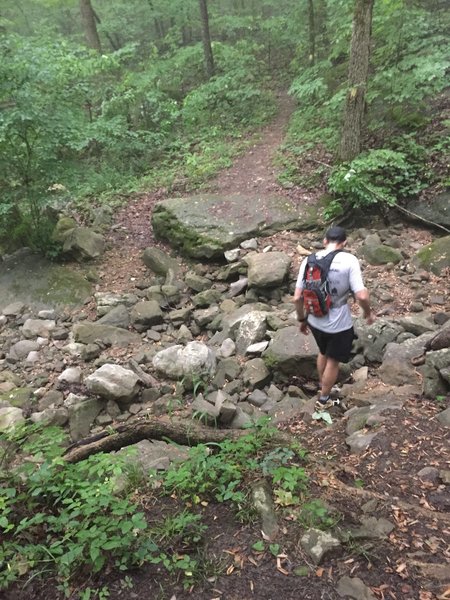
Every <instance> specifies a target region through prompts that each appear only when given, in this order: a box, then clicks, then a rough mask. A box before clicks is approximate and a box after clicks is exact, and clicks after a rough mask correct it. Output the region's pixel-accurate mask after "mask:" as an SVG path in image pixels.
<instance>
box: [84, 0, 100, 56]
mask: <svg viewBox="0 0 450 600" xmlns="http://www.w3.org/2000/svg"><path fill="white" fill-rule="evenodd" d="M80 13H81V20H82V22H83V28H84V35H85V37H86V42H87V45H88V46H89V48H92V49H93V50H97V52H98V53H100V54H101V52H102V46H101V43H100V38H99V35H98V31H97V24H96V22H95V12H94V9H93V8H92V4H91V0H80Z"/></svg>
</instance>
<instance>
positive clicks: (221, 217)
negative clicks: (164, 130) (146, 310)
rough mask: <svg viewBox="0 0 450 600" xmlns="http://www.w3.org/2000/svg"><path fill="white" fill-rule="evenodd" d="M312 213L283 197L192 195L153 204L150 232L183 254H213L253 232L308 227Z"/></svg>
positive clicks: (230, 246)
mask: <svg viewBox="0 0 450 600" xmlns="http://www.w3.org/2000/svg"><path fill="white" fill-rule="evenodd" d="M314 221H315V216H314V215H313V214H312V212H311V211H310V210H309V209H308V208H300V209H299V207H295V206H293V205H292V204H291V203H290V202H289V200H287V199H286V198H283V197H265V198H260V197H243V196H228V197H222V196H213V195H208V196H193V197H190V198H186V199H184V198H171V199H169V200H163V201H162V202H158V203H157V204H156V205H155V208H154V210H153V215H152V225H153V231H154V233H155V234H156V235H157V236H158V237H160V238H165V239H167V240H168V241H169V243H171V244H172V245H173V246H175V247H177V248H180V250H181V252H182V253H183V254H187V255H188V256H192V257H194V258H213V257H219V256H221V255H223V253H224V252H225V251H226V250H229V249H232V248H236V247H237V246H238V245H239V244H240V242H243V241H244V240H247V239H248V238H250V237H252V236H253V235H261V234H266V235H271V234H272V233H275V232H276V231H283V230H285V229H298V230H300V229H308V228H309V227H310V226H311V223H312V222H314Z"/></svg>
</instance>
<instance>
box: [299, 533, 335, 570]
mask: <svg viewBox="0 0 450 600" xmlns="http://www.w3.org/2000/svg"><path fill="white" fill-rule="evenodd" d="M300 542H301V546H302V548H303V550H304V551H305V552H306V554H308V556H309V557H310V558H311V560H312V561H313V562H314V564H316V565H319V564H320V563H321V562H322V561H323V560H324V558H326V556H328V555H329V554H331V553H333V552H335V551H336V550H337V549H338V548H340V547H341V542H340V540H338V539H337V538H335V537H333V536H332V535H331V534H330V533H327V532H326V531H320V530H319V529H308V531H307V532H306V533H305V534H304V535H303V536H302V538H301V540H300Z"/></svg>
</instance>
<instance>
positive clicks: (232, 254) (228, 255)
mask: <svg viewBox="0 0 450 600" xmlns="http://www.w3.org/2000/svg"><path fill="white" fill-rule="evenodd" d="M239 254H240V250H239V248H234V249H233V250H227V251H226V252H224V254H223V255H224V256H225V260H226V261H227V262H236V261H237V260H238V259H239Z"/></svg>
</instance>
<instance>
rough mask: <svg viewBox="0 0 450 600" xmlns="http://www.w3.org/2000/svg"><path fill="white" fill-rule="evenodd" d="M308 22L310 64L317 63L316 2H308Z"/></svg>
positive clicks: (311, 0) (312, 0)
mask: <svg viewBox="0 0 450 600" xmlns="http://www.w3.org/2000/svg"><path fill="white" fill-rule="evenodd" d="M308 22H309V64H310V65H313V64H315V62H316V23H315V15H314V0H308Z"/></svg>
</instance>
